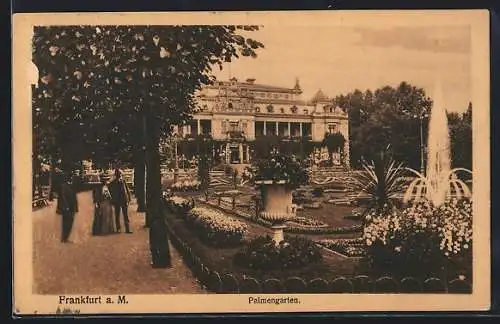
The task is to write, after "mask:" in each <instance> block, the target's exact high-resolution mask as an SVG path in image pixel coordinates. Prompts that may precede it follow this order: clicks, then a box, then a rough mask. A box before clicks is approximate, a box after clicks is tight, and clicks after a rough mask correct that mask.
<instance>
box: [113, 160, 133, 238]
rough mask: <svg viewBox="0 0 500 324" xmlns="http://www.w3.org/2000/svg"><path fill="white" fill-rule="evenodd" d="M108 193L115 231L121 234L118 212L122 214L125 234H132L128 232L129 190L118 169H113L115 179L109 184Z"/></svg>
mask: <svg viewBox="0 0 500 324" xmlns="http://www.w3.org/2000/svg"><path fill="white" fill-rule="evenodd" d="M109 191H110V193H111V202H112V203H113V207H114V209H115V222H116V230H117V231H118V232H121V224H120V211H121V212H123V222H124V223H125V232H126V233H132V232H131V231H130V226H129V219H128V204H129V203H130V190H129V188H128V186H127V183H126V182H125V180H124V179H123V177H122V173H121V171H120V170H119V169H115V178H114V179H113V181H111V183H110V184H109Z"/></svg>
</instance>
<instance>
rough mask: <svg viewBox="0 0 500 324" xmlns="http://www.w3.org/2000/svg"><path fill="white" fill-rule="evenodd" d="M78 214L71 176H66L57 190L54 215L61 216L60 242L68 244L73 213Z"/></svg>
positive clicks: (73, 217)
mask: <svg viewBox="0 0 500 324" xmlns="http://www.w3.org/2000/svg"><path fill="white" fill-rule="evenodd" d="M77 212H78V201H77V198H76V191H75V189H74V188H73V183H72V175H66V176H65V179H64V182H63V183H62V184H61V186H60V189H59V195H58V198H57V208H56V213H57V214H59V215H62V235H61V242H63V243H69V240H68V239H69V236H70V234H71V229H72V228H73V221H74V219H75V213H77Z"/></svg>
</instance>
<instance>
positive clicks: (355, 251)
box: [316, 238, 366, 258]
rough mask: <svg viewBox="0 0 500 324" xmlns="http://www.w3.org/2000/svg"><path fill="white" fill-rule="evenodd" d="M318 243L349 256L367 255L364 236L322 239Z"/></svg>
mask: <svg viewBox="0 0 500 324" xmlns="http://www.w3.org/2000/svg"><path fill="white" fill-rule="evenodd" d="M316 243H318V244H319V245H321V246H324V247H325V248H327V249H330V250H332V251H335V252H338V253H340V254H343V255H345V256H347V257H355V258H360V257H364V256H366V244H365V241H364V240H363V238H357V239H337V240H320V241H317V242H316Z"/></svg>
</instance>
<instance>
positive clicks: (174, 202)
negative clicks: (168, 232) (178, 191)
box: [165, 196, 195, 214]
mask: <svg viewBox="0 0 500 324" xmlns="http://www.w3.org/2000/svg"><path fill="white" fill-rule="evenodd" d="M165 202H166V204H167V207H168V208H169V209H170V210H171V211H172V212H174V213H178V214H185V213H187V212H188V211H189V210H191V209H192V208H194V205H195V204H194V200H193V199H191V200H187V199H185V198H182V197H179V196H171V197H169V198H167V199H166V200H165Z"/></svg>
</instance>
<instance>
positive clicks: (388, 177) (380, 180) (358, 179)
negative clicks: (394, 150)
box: [351, 146, 405, 213]
mask: <svg viewBox="0 0 500 324" xmlns="http://www.w3.org/2000/svg"><path fill="white" fill-rule="evenodd" d="M389 148H390V146H387V147H386V149H385V150H384V151H381V152H380V153H379V155H378V157H377V158H376V159H375V160H372V161H370V162H367V161H364V160H363V161H362V163H361V167H362V170H361V171H360V172H359V173H357V174H356V175H355V176H354V177H353V179H352V180H353V182H352V184H351V185H352V189H354V190H355V191H357V192H359V193H360V194H364V195H365V197H366V198H367V199H368V206H367V207H368V208H367V209H366V211H368V210H370V209H372V208H376V211H377V213H380V212H382V211H383V210H384V208H385V207H390V206H392V205H394V203H395V202H396V201H397V199H398V197H399V195H400V194H401V193H402V192H403V191H404V186H405V181H404V178H403V175H404V171H405V169H404V168H403V164H402V163H400V162H396V161H395V160H394V159H393V158H392V156H391V154H390V152H389Z"/></svg>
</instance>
